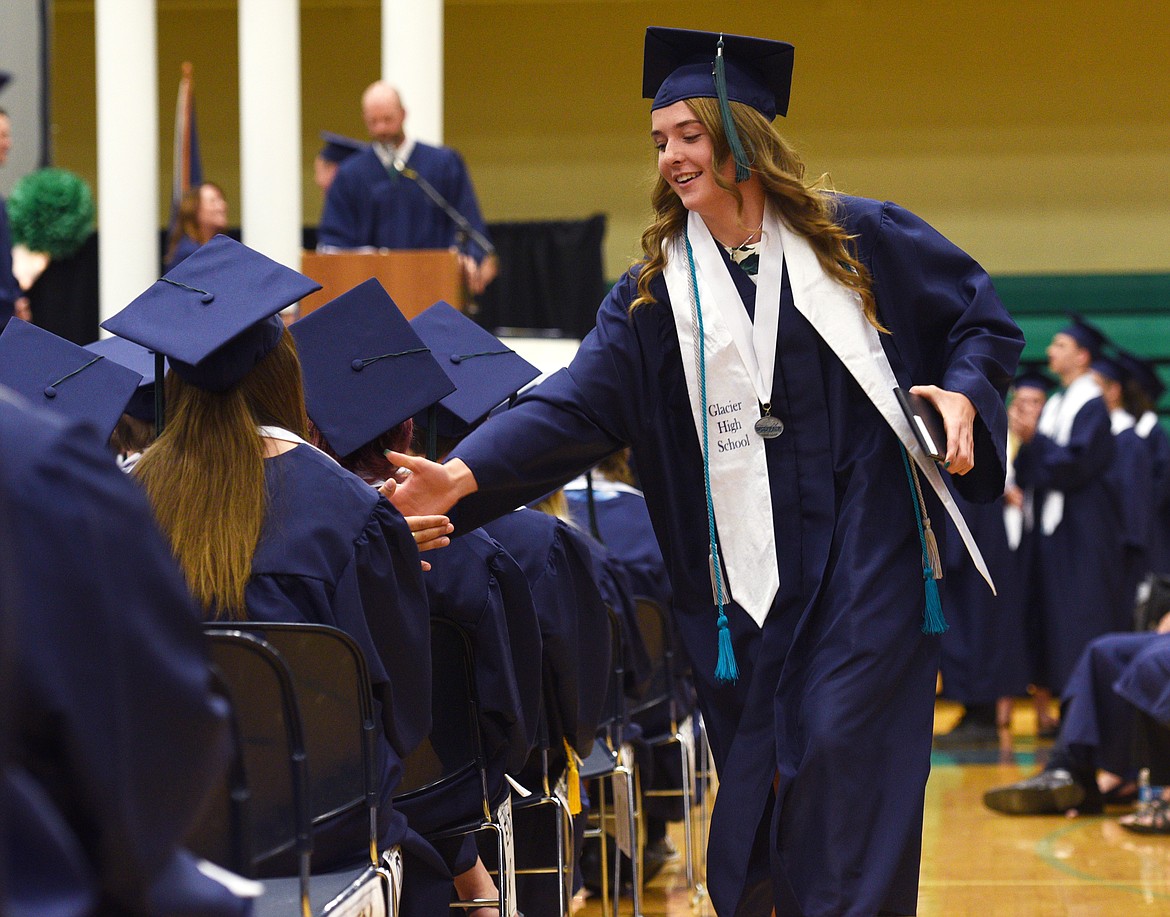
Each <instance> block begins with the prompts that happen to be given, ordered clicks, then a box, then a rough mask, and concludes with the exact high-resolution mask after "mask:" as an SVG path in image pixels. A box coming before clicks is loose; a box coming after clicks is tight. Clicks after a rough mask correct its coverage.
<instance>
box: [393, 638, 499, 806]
mask: <svg viewBox="0 0 1170 917" xmlns="http://www.w3.org/2000/svg"><path fill="white" fill-rule="evenodd" d="M431 672H432V673H433V678H432V681H431V724H432V725H431V734H430V735H429V736H427V738H426V739H424V740H423V741H422V742H421V743H420V744H419V746H418V748H416V749H415V750H414V751H413V752H411V754H410V755H409V756H407V758H406V760H405V761H403V774H402V782H401V783H400V784H399V785H398V793H397V796H398V797H404V796H410V795H414V794H419V793H422V792H425V791H426V790H428V789H429V788H431V787H434V786H436V785H438V784H440V783H442V782H443V781H445V780H447V779H449V778H451V777H453V776H455V775H456V774H459V773H462V772H466V771H469V770H470V769H472V768H478V769H479V770H480V773H481V774H483V773H484V768H485V762H484V755H483V741H482V739H481V736H480V731H479V704H478V699H477V696H476V691H475V656H474V653H473V651H472V647H471V640H470V639H469V637H468V636H467V633H466V632H465V631H464V630H463V629H462V628H461V627H460V626H459V625H458V624H456V623H455V622H454V621H450V620H448V619H446V618H439V617H432V618H431ZM485 793H486V787H485Z"/></svg>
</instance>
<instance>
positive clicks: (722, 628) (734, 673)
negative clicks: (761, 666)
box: [715, 612, 739, 684]
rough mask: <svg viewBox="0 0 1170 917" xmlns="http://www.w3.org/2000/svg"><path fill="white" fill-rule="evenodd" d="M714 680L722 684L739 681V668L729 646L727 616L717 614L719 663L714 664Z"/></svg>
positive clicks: (731, 647)
mask: <svg viewBox="0 0 1170 917" xmlns="http://www.w3.org/2000/svg"><path fill="white" fill-rule="evenodd" d="M715 680H716V681H721V682H723V683H724V684H733V683H734V682H737V681H739V666H737V665H736V664H735V648H734V647H733V646H732V645H731V629H730V628H729V627H728V626H727V615H725V614H723V613H722V612H720V614H719V661H718V662H717V663H716V664H715Z"/></svg>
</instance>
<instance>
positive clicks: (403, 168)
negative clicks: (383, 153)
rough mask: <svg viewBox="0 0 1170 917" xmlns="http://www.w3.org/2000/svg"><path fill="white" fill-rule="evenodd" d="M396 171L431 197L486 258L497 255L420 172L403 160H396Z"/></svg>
mask: <svg viewBox="0 0 1170 917" xmlns="http://www.w3.org/2000/svg"><path fill="white" fill-rule="evenodd" d="M394 171H395V172H397V173H398V174H399V175H401V176H402V177H403V178H409V179H410V180H411V181H412V182H414V183H415V184H416V185H418V186H419V188H421V189H422V192H423V194H425V195H426V196H427V197H429V198H430V199H431V202H432V203H433V204H434V205H435V206H436V207H438V208H439V209H440V210H442V211H443V213H445V214H447V216H448V217H450V218H451V222H453V223H454V224H455V225H456V226H458V227H459V230H460V232H461V233H463V235H465V236H467V237H469V238H470V239H471V240H472V241H473V242H474V243H475V244H476V245H478V246H479V247H480V248H482V249H483V253H484V255H485V256H489V255H494V254H495V253H496V247H495V246H494V245H492V243H491V242H490V241H489V240H488V238H487V236H485V235H484V234H483V233H482V232H480V231H479V230H478V229H476V228H475V227H474V226H472V225H471V223H469V222H468V220H467V217H465V216H464V215H463V214H462V213H460V212H459V211H458V210H456V209H455V208H454V207H453V206H451V202H450V201H448V200H447V199H446V198H445V197H443V195H441V194H440V193H439V192H438V191H437V190H436V189H435V186H434V185H432V184H431V183H430V182H429V181H427V180H426V179H425V178H423V177H422V176H421V175H419V174H418V172H416V171H415V170H414V169H412V168H410V166H408V165H407V164H406V163H404V162H403V161H402V160H401V159H395V160H394Z"/></svg>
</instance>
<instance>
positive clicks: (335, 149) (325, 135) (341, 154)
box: [317, 131, 369, 162]
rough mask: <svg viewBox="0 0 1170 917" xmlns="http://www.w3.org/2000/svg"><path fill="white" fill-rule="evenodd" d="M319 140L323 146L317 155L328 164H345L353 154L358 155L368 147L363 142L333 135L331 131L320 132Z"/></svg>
mask: <svg viewBox="0 0 1170 917" xmlns="http://www.w3.org/2000/svg"><path fill="white" fill-rule="evenodd" d="M321 140H322V141H324V143H325V145H324V146H323V147H321V152H320V153H318V154H317V155H318V156H320V157H321V158H322V159H325V160H328V161H329V162H345V160H347V159H349V157H350V156H352V155H353V154H354V153H359V152H361V151H362V150H363V149H365V148H366V147H367V146H369V144H368V143H366V142H365V141H363V140H354V138H353V137H346V136H343V135H342V134H335V133H333V132H332V131H321Z"/></svg>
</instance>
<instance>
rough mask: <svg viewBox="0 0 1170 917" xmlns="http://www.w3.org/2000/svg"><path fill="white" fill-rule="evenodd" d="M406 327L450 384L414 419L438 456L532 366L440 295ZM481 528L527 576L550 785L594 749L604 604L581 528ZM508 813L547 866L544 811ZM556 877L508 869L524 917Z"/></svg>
mask: <svg viewBox="0 0 1170 917" xmlns="http://www.w3.org/2000/svg"><path fill="white" fill-rule="evenodd" d="M411 326H412V327H413V328H414V330H415V331H416V332H417V333H418V335H419V337H420V338H422V340H423V342H424V343H425V344H426V345H427V346H428V347H429V348H430V350H431V353H432V354H434V356H435V357H436V359H438V360H439V361H440V363H441V364H442V366H443V367H444V369H445V371H446V373H447V375H448V376H450V378H451V380H452V381H453V382H454V383H455V385H456V390H455V391H454V392H452V393H451V394H449V395H447V396H446V397H444V398H443V399H442V401H440V402H439V403H438V405H437V407H436V409H435V410H434V411H427V412H423V413H420V414H417V415H416V416H415V419H414V426H415V440H416V448H417V446H418V444H422V443H427V442H433V443H434V445H433V447H432V449H431V452H432V454H434V455H437V456H439V457H440V458H442V457H443V456H445V455H446V454H447V453H448V452H449V451H450V450H451V449H452V448H454V446H455V445H456V444H457V443H458V442H459V441H460V440H461V439H462V438H463V437H464V436H466V435H467V434H468V433H470V432H471V431H472V430H474V429H475V428H476V427H478V426H479V425H480V424H481V423H483V422H484V421H485V420H487V418H488V415H489V414H490V413H491V412H492V411H493V409H495V408H496V407H498V406H499V405H500V404H502V403H503V402H504V401H505V400H507V399H509V398H511V397H512V396H514V395H515V394H516V392H518V391H519V390H520V389H521V388H523V387H524V386H525V385H527V384H528V383H530V382H531V381H532V380H533V379H535V378H536V377H537V376H538V375H539V374H540V371H539V370H538V369H537V368H536V367H535V366H533V365H532V364H531V363H529V362H528V361H527V360H525V359H524V358H523V357H521V356H520V355H519V354H517V353H516V352H515V351H513V350H512V349H511V348H509V347H507V346H506V345H505V344H504V342H502V341H500V340H499V339H498V338H496V337H495V336H494V335H492V334H491V333H490V332H488V331H487V330H485V329H484V328H481V327H480V326H479V325H477V324H476V323H475V322H474V321H472V320H471V319H470V318H468V317H467V316H466V315H464V314H463V313H462V312H459V311H458V310H457V309H454V308H452V307H451V306H450V305H448V304H447V303H445V302H438V303H435V304H434V305H433V306H431V307H430V308H429V309H427V310H426V311H424V312H422V313H421V314H419V315H417V316H415V317H414V318H413V319H412V320H411ZM483 531H484V532H486V533H487V534H488V535H490V536H491V537H492V538H494V539H495V540H496V541H497V542H499V544H500V545H502V546H503V548H504V550H506V551H507V552H508V554H509V555H511V557H512V558H513V559H514V560H515V561H516V562H517V563H518V564H519V565H520V568H521V569H522V570H523V571H524V575H525V578H526V579H527V580H528V585H529V588H530V589H531V591H532V599H533V604H534V605H535V608H536V616H537V620H538V622H539V626H540V636H541V643H542V654H541V662H540V669H541V672H542V678H543V682H544V690H543V697H544V702H545V709H544V713H543V715H544V717H545V727H546V730H547V743H548V748H547V752H548V753H547V767H548V773H549V775H551V779H552V782H554V783H555V782H556V779H557V775H558V774H560V773H562V772H563V771H564V770H565V767H566V765H571V767H570V769H569V772H568V773H567V774H566V780H567V781H574V782H576V781H578V779H579V778H578V777H577V776H576V774H577V771H576V762H575V759H574V758H572V757H571V756H570V755H569V749H573V750H575V752H576V753H577V754H578V755H580V756H581V757H585V756H587V755H588V754H589V752H590V750H591V749H592V746H593V740H594V734H595V733H596V730H597V723H598V720H599V718H600V715H601V708H602V705H603V703H604V701H605V690H606V685H607V680H608V678H607V676H608V672H609V658H610V657H609V620H608V611H607V609H606V604H605V601H604V599H603V598H602V596H601V592H600V591H599V589H598V587H597V584H596V582H595V581H594V579H593V573H592V567H591V563H590V560H589V553H588V549H587V548H586V547H584V546H582V545H581V544H580V543H579V542H580V541H581V539H582V537H583V536H582V535H581V534H580V533H579V532H576V531H575V530H574V529H573V528H572V527H571V526H570V525H568V524H567V523H565V522H563V521H562V520H560V519H557V518H556V517H554V516H551V515H547V514H545V513H542V512H538V511H536V510H533V509H529V508H527V507H520V508H518V509H517V510H516V511H515V512H512V513H508V514H507V515H505V516H501V517H500V518H499V519H496V520H494V521H493V522H490V523H488V524H487V525H485V526H483ZM538 751H539V750H538ZM544 767H545V764H544V762H543V761H542V760H541V755H540V754H539V753H537V754H534V755H533V756H532V757H531V759H530V760H529V762H528V764H527V765H526V766H525V768H524V769H523V770H522V771H521V772H520V773H519V774H518V777H519V780H520V782H521V783H522V784H524V785H525V786H535V785H539V783H540V782H541V781H542V780H543V778H544ZM572 814H574V815H575V814H577V813H576V812H573V813H572ZM514 819H515V824H516V832H515V836H516V858H517V864H518V865H519V866H521V867H524V866H535V865H544V864H547V862H548V857H549V852H550V851H551V850H553V849H555V848H554V846H553V845H554V844H555V838H554V836H553V835H552V834H551V829H552V822H551V819H549V818H548V816H547V813H542V812H538V811H534V810H526V809H518V810H516V812H515V813H514ZM542 829H543V830H542ZM576 849H578V851H579V845H578V847H577V848H576ZM556 882H557V879H556V878H555V877H553V876H530V875H521V876H517V877H516V886H517V897H518V901H519V905H520V908H521V910H523V912H524V913H525V914H526V915H527V917H542V915H552V914H556V913H557V909H558V908H559V896H558V893H557V887H556Z"/></svg>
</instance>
